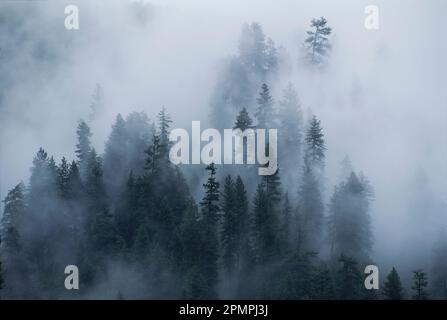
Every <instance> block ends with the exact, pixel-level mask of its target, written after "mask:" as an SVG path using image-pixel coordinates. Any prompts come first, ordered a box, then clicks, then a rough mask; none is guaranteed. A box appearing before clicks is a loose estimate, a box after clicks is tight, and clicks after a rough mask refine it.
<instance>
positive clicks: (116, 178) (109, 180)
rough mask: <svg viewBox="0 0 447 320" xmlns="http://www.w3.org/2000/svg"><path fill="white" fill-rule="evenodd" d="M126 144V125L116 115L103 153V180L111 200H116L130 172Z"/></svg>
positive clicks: (120, 117)
mask: <svg viewBox="0 0 447 320" xmlns="http://www.w3.org/2000/svg"><path fill="white" fill-rule="evenodd" d="M127 144H128V137H127V130H126V123H125V121H124V119H123V117H122V116H121V114H118V115H117V117H116V120H115V123H114V124H113V126H112V132H111V133H110V136H109V139H108V140H107V142H106V146H105V152H104V180H105V183H106V186H107V191H108V192H109V194H110V195H111V198H116V196H117V194H118V192H119V189H120V187H121V186H122V185H123V184H124V182H125V181H126V178H127V176H128V174H129V171H130V168H129V155H128V151H129V150H128V146H127Z"/></svg>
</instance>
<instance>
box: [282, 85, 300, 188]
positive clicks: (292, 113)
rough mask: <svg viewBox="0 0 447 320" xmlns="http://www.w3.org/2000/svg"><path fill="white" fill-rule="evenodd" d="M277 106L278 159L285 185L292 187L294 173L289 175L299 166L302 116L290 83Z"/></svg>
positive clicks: (297, 99)
mask: <svg viewBox="0 0 447 320" xmlns="http://www.w3.org/2000/svg"><path fill="white" fill-rule="evenodd" d="M279 105H280V108H279V110H278V119H279V124H280V127H279V130H278V140H279V141H278V143H279V146H278V148H279V159H281V168H282V169H283V177H284V178H287V179H288V181H286V185H287V186H288V187H292V185H293V180H292V179H293V178H292V177H293V176H294V173H293V174H291V173H292V170H294V169H295V168H296V167H297V165H298V166H299V165H301V148H302V135H303V132H302V131H303V115H302V111H301V103H300V101H299V98H298V93H297V92H296V90H295V88H294V87H293V85H292V84H291V83H289V84H288V85H287V87H286V89H285V90H284V92H283V97H282V100H281V101H280V102H279Z"/></svg>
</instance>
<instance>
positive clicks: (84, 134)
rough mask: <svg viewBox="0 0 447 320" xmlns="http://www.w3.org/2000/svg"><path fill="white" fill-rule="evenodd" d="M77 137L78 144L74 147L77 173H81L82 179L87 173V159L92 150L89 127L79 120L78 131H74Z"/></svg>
mask: <svg viewBox="0 0 447 320" xmlns="http://www.w3.org/2000/svg"><path fill="white" fill-rule="evenodd" d="M76 133H77V135H78V144H77V145H76V150H75V153H76V156H77V157H78V165H79V171H80V172H81V177H82V178H84V174H85V173H86V171H87V162H88V159H89V155H90V151H91V149H92V146H91V142H90V137H91V136H92V133H91V132H90V127H89V126H88V125H87V123H85V121H84V120H80V121H79V124H78V129H77V131H76Z"/></svg>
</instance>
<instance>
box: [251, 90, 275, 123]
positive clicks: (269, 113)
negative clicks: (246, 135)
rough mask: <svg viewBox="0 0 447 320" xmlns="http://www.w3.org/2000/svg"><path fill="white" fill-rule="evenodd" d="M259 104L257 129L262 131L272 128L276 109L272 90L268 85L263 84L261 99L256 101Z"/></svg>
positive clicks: (256, 114) (256, 113)
mask: <svg viewBox="0 0 447 320" xmlns="http://www.w3.org/2000/svg"><path fill="white" fill-rule="evenodd" d="M256 101H257V102H258V108H257V109H256V112H255V116H256V120H257V124H256V127H257V128H260V129H268V128H271V127H272V125H273V123H274V122H273V121H274V116H275V115H274V109H273V104H274V101H273V98H272V96H271V94H270V89H269V87H268V85H267V84H265V83H264V84H262V86H261V92H260V93H259V97H258V98H257V99H256Z"/></svg>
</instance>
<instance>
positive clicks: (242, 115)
mask: <svg viewBox="0 0 447 320" xmlns="http://www.w3.org/2000/svg"><path fill="white" fill-rule="evenodd" d="M252 127H253V120H252V119H251V117H250V115H249V114H248V112H247V109H246V108H245V107H243V108H242V110H241V111H239V114H238V115H237V117H236V122H235V123H234V127H233V128H234V129H241V130H242V131H244V130H246V129H250V128H252Z"/></svg>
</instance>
